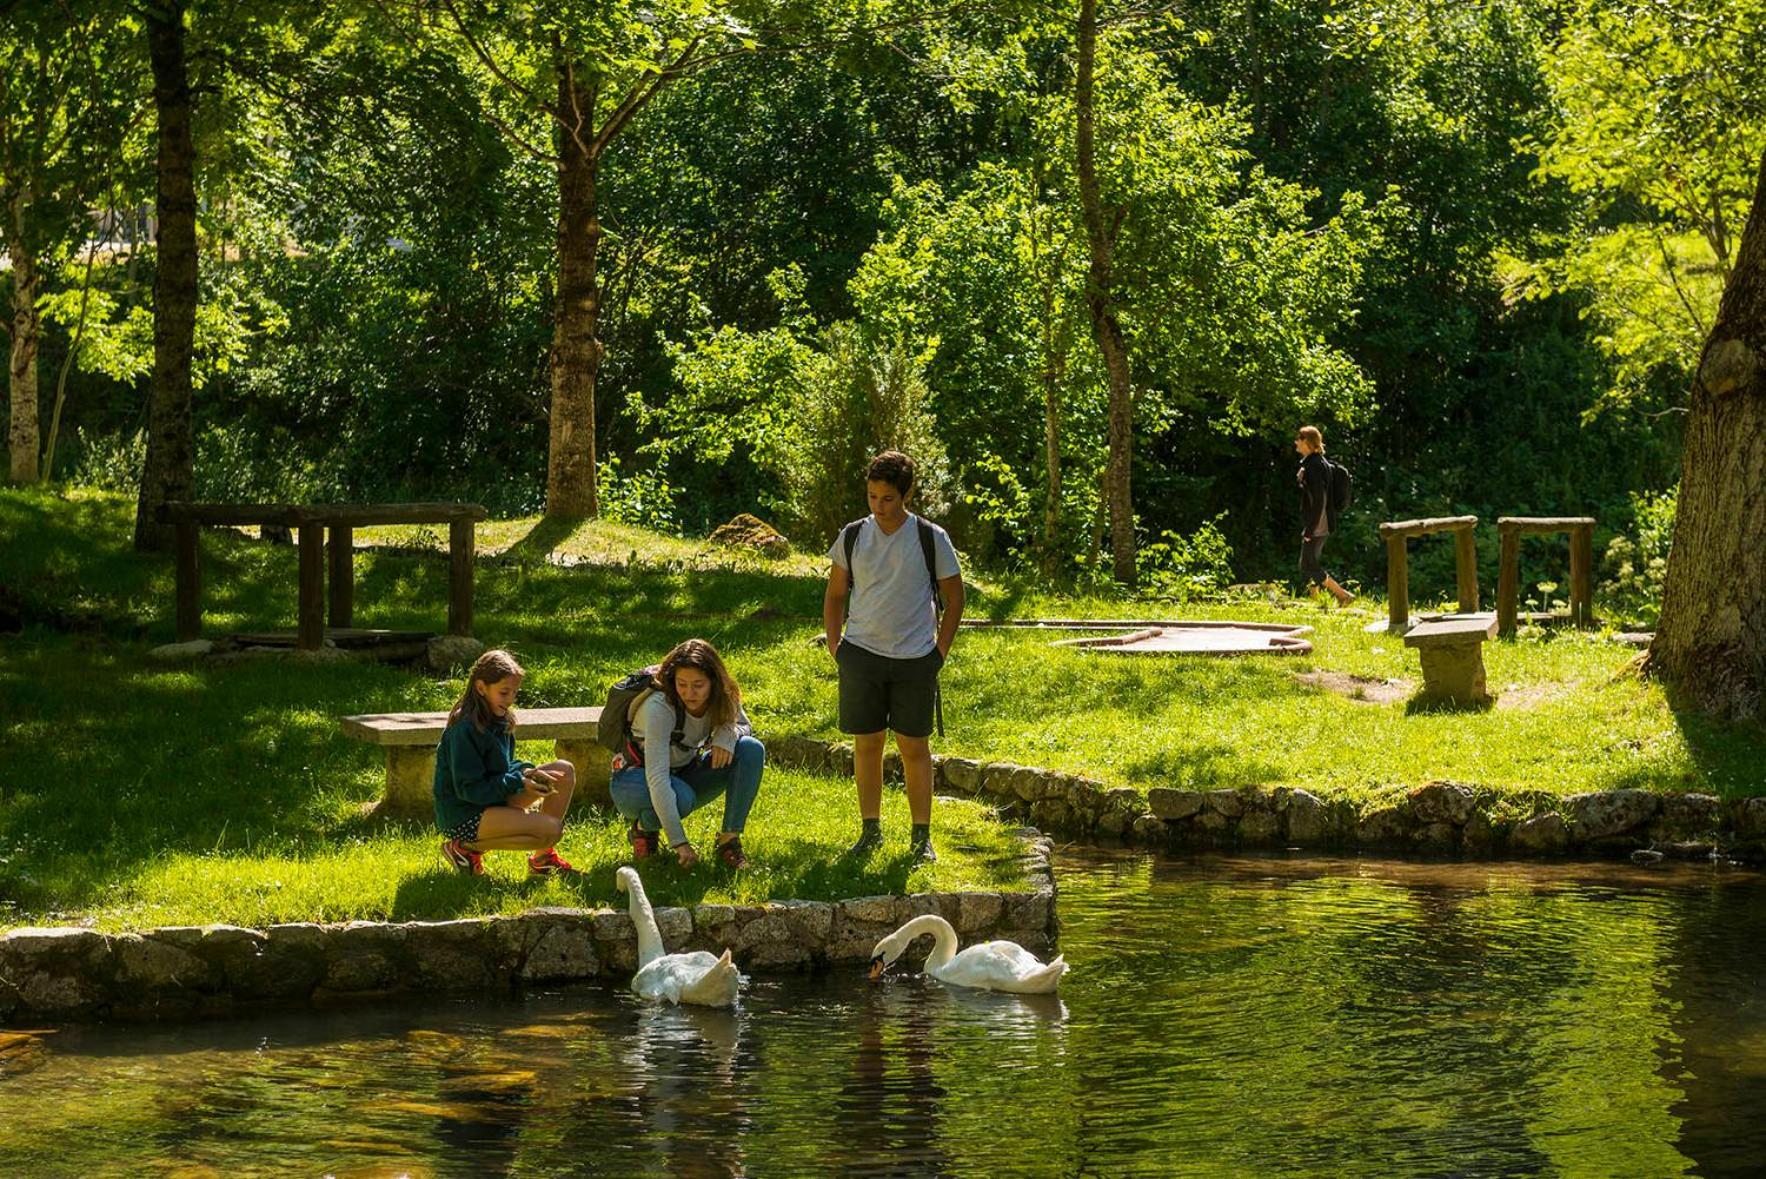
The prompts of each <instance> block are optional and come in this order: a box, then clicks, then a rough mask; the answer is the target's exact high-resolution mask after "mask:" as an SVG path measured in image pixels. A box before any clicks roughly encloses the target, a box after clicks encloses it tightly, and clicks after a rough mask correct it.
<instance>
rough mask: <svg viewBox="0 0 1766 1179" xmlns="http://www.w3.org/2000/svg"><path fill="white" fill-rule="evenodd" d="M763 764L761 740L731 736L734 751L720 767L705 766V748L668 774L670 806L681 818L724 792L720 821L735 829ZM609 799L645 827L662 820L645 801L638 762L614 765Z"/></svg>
mask: <svg viewBox="0 0 1766 1179" xmlns="http://www.w3.org/2000/svg"><path fill="white" fill-rule="evenodd" d="M765 768H766V746H764V745H762V744H761V743H760V742H759V741H758V740H757V739H756V738H754V737H739V738H737V740H736V753H735V756H734V757H732V758H730V764H729V765H727V766H725V767H724V768H723V769H721V770H714V769H712V768H711V754H710V753H709V752H707V753H701V754H700V755H699V756H698V757H696V758H694V759H693V760H692V761H690V762H688V763H687V764H686V765H684V766H682V767H681V768H680V769H678V770H675V771H674V772H673V773H672V774H670V775H669V779H668V780H669V784H670V785H672V786H673V787H674V791H675V809H676V810H678V811H679V812H680V815H681V818H683V819H685V818H686V817H687V816H688V815H690V814H692V813H693V812H694V811H696V810H698V809H699V808H700V807H702V806H704V805H705V804H706V803H708V802H710V801H711V800H712V799H714V798H716V797H717V796H718V795H720V794H721V795H723V796H724V826H723V829H724V830H725V831H729V832H740V831H741V830H742V828H743V827H745V826H747V824H748V812H749V811H750V810H751V809H753V807H754V799H755V796H756V795H758V794H759V793H760V775H761V771H762V770H763V769H765ZM608 792H609V793H610V794H612V795H613V805H614V806H615V807H617V808H618V809H619V813H620V815H622V816H623V817H624V818H626V819H629V820H631V821H632V822H635V823H637V825H638V826H639V827H641V828H643V829H644V830H645V831H659V830H661V829H662V820H661V819H660V818H659V817H658V816H657V814H656V808H655V807H653V806H651V805H650V786H649V784H648V783H647V782H646V781H645V780H644V767H643V766H628V767H626V768H625V769H623V770H615V771H614V773H613V781H612V782H611V783H609V785H608Z"/></svg>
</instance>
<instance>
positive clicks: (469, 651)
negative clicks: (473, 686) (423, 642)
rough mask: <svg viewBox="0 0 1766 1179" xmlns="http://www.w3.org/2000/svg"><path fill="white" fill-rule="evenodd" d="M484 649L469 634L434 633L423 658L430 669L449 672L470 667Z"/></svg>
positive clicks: (482, 645)
mask: <svg viewBox="0 0 1766 1179" xmlns="http://www.w3.org/2000/svg"><path fill="white" fill-rule="evenodd" d="M484 651H485V647H484V644H483V643H481V642H479V641H478V640H477V639H475V638H472V637H471V636H470V635H436V636H435V637H434V638H432V639H430V640H429V646H428V648H427V649H426V650H425V651H424V656H423V659H424V662H425V663H427V664H429V670H431V671H439V672H450V671H453V670H455V669H456V668H466V667H471V666H472V664H473V662H474V661H475V660H477V659H478V657H479V656H480V655H483V654H484Z"/></svg>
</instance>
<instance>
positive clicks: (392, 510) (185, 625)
mask: <svg viewBox="0 0 1766 1179" xmlns="http://www.w3.org/2000/svg"><path fill="white" fill-rule="evenodd" d="M489 514H490V513H488V512H486V511H485V509H484V508H483V507H482V506H480V505H479V504H456V503H420V504H204V503H190V502H187V501H183V500H174V501H172V502H170V503H167V504H166V505H165V507H164V508H162V509H161V515H162V518H163V519H165V520H166V521H167V522H168V523H170V524H171V525H172V526H173V527H174V529H175V531H176V535H177V632H178V641H179V642H181V643H182V642H188V641H190V640H191V639H194V638H197V637H198V636H199V635H200V634H201V633H202V567H201V558H200V546H199V545H198V543H197V540H198V536H199V534H200V530H201V528H202V527H203V526H205V525H207V526H211V527H240V526H250V525H256V526H258V527H264V526H273V527H283V528H292V529H294V530H295V532H296V533H297V534H298V543H299V546H300V573H299V581H300V605H299V608H298V612H297V616H296V618H297V626H296V634H295V646H296V647H298V648H300V649H301V650H303V651H316V650H318V649H319V648H320V647H322V646H324V644H325V626H326V606H327V605H329V607H330V625H331V626H333V627H335V628H338V629H345V628H348V627H350V626H351V621H352V615H353V613H354V609H355V530H356V529H357V528H358V527H366V526H368V525H373V524H446V525H447V526H448V633H449V634H454V635H470V634H471V633H472V560H473V550H474V547H475V541H474V526H475V525H476V524H477V522H478V521H480V520H483V519H485V518H487V517H488V516H489ZM327 530H329V531H330V534H331V535H330V544H329V546H327V544H326V535H325V534H326V531H327ZM327 547H329V549H330V558H331V559H330V565H331V575H330V588H331V593H330V599H329V602H327V601H326V596H325V586H326V573H325V555H326V549H327Z"/></svg>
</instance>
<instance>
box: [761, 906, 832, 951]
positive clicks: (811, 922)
mask: <svg viewBox="0 0 1766 1179" xmlns="http://www.w3.org/2000/svg"><path fill="white" fill-rule="evenodd" d="M772 908H773V909H774V910H775V911H776V912H778V913H779V914H781V915H782V916H783V917H784V918H785V920H786V923H787V924H788V925H789V926H790V927H791V930H792V935H793V937H794V938H795V939H796V940H797V941H799V942H801V943H803V944H804V945H806V946H808V947H810V948H812V949H817V950H819V949H820V948H821V946H822V943H824V942H826V941H827V940H828V935H829V934H830V933H832V932H833V929H834V906H833V905H831V904H829V903H827V902H826V901H779V902H777V903H776V904H774V905H773V906H772Z"/></svg>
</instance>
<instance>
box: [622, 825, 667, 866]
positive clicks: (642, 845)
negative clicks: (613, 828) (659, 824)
mask: <svg viewBox="0 0 1766 1179" xmlns="http://www.w3.org/2000/svg"><path fill="white" fill-rule="evenodd" d="M625 837H626V838H627V839H629V840H631V843H632V859H634V860H642V859H647V858H649V857H650V856H653V855H655V854H656V852H657V850H658V849H659V848H660V847H661V846H662V832H660V831H646V830H644V829H643V828H642V827H639V826H638V825H637V824H636V823H633V824H632V825H631V826H630V827H628V828H627V829H626V833H625Z"/></svg>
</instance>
